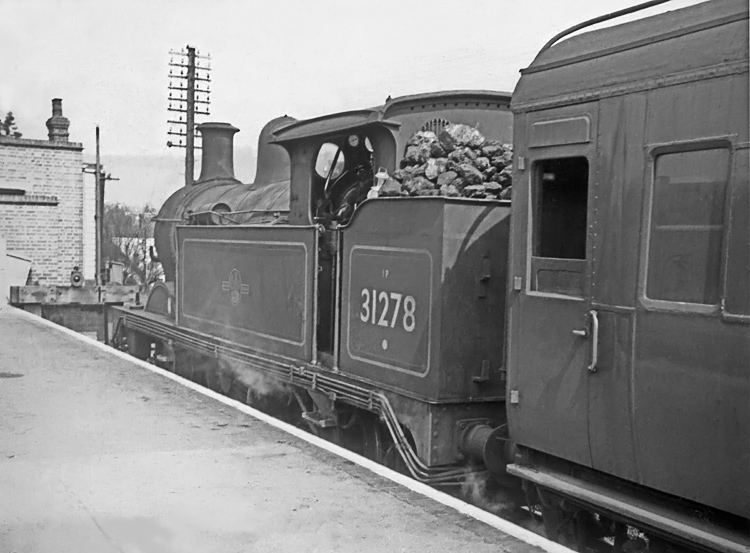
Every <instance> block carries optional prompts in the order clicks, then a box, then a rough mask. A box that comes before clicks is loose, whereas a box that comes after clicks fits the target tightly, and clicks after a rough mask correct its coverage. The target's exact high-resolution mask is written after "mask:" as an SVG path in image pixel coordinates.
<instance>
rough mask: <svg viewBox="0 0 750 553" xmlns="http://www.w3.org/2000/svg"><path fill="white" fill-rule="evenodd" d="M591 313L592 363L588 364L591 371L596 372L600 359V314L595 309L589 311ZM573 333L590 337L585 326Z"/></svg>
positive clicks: (582, 336)
mask: <svg viewBox="0 0 750 553" xmlns="http://www.w3.org/2000/svg"><path fill="white" fill-rule="evenodd" d="M589 315H591V364H590V365H589V366H588V369H589V372H592V373H594V372H596V364H597V362H598V361H599V315H598V314H597V312H596V311H594V310H593V309H592V310H591V311H589ZM573 334H575V335H576V336H580V337H581V338H588V337H589V329H588V328H583V329H580V330H574V331H573Z"/></svg>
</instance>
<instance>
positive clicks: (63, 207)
mask: <svg viewBox="0 0 750 553" xmlns="http://www.w3.org/2000/svg"><path fill="white" fill-rule="evenodd" d="M82 150H83V146H82V145H81V144H80V143H76V142H50V141H46V140H28V139H24V138H9V137H0V188H20V189H23V190H24V191H25V195H24V196H8V195H0V235H2V236H4V237H5V239H6V242H7V249H8V252H9V253H17V254H18V255H20V256H22V257H26V258H30V259H31V260H32V277H31V280H32V282H36V281H38V282H39V284H57V285H65V284H69V283H70V272H71V271H72V270H73V267H74V266H78V267H81V268H82V269H83V270H84V275H85V277H86V278H93V277H94V259H93V257H94V256H93V253H92V252H93V249H94V240H95V238H94V221H93V203H94V202H93V186H94V183H93V178H89V179H87V180H86V181H84V175H83V172H82V168H83V157H82ZM88 181H91V182H88ZM84 183H85V184H86V185H87V187H88V188H91V189H92V190H91V191H90V193H89V191H88V190H86V191H84ZM32 197H33V198H32ZM37 197H41V198H37ZM52 197H55V198H57V205H54V203H53V202H51V201H50V199H51V198H52ZM29 200H32V201H31V202H30V203H24V202H29ZM37 200H38V201H37ZM89 202H90V205H87V204H89ZM84 216H85V219H84ZM89 218H90V219H91V220H90V221H89V220H88V219H89ZM84 221H85V223H84Z"/></svg>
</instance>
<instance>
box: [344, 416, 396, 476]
mask: <svg viewBox="0 0 750 553" xmlns="http://www.w3.org/2000/svg"><path fill="white" fill-rule="evenodd" d="M380 426H381V425H380V422H379V421H378V419H377V417H375V416H374V415H371V414H370V413H365V412H363V411H354V410H352V411H347V412H345V413H342V414H340V415H339V428H340V429H341V435H342V436H341V441H342V442H343V445H344V446H345V447H346V448H347V449H351V450H352V451H354V452H355V453H358V454H359V455H362V456H363V457H367V458H368V459H371V460H373V461H375V462H376V463H382V462H383V457H384V454H385V448H384V445H385V443H384V441H385V440H384V439H383V434H382V429H381V427H380Z"/></svg>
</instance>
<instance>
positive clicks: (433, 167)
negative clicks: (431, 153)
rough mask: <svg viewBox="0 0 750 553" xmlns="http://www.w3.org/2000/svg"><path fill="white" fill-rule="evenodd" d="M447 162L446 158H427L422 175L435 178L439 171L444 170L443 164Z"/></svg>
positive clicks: (431, 178) (432, 179)
mask: <svg viewBox="0 0 750 553" xmlns="http://www.w3.org/2000/svg"><path fill="white" fill-rule="evenodd" d="M447 164H448V159H447V158H444V157H441V158H437V159H428V160H427V166H426V167H425V170H424V176H425V177H427V178H428V179H430V180H431V181H434V180H436V179H437V178H438V177H439V176H440V174H441V173H443V172H445V166H446V165H447Z"/></svg>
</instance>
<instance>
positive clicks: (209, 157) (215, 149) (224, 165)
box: [194, 123, 239, 184]
mask: <svg viewBox="0 0 750 553" xmlns="http://www.w3.org/2000/svg"><path fill="white" fill-rule="evenodd" d="M198 130H199V131H200V132H201V135H202V137H203V144H202V147H203V153H202V156H201V176H200V177H199V178H198V180H197V181H195V183H194V184H200V183H202V182H205V181H207V180H214V179H229V180H237V179H235V178H234V144H233V142H234V133H236V132H237V131H239V129H238V128H237V127H234V126H232V125H230V124H229V123H201V124H200V125H198Z"/></svg>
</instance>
